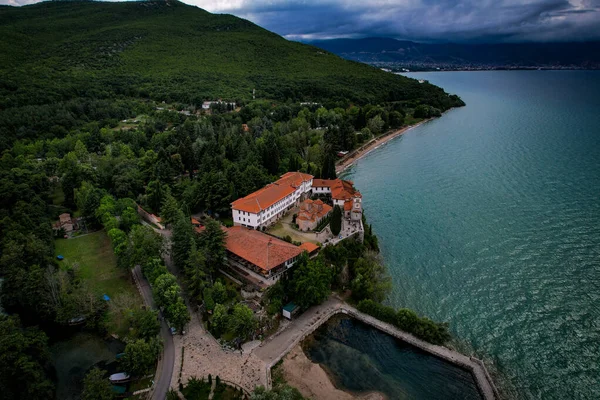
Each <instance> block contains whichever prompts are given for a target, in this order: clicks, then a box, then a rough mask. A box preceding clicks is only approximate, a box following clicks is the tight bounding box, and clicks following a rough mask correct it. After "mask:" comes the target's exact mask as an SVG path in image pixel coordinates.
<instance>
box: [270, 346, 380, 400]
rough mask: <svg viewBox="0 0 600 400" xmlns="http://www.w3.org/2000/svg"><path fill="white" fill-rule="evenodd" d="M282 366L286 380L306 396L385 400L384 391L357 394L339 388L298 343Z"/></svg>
mask: <svg viewBox="0 0 600 400" xmlns="http://www.w3.org/2000/svg"><path fill="white" fill-rule="evenodd" d="M281 368H282V369H283V374H284V377H285V380H286V382H287V383H288V384H289V385H290V386H293V387H295V388H297V389H298V390H299V391H300V393H302V395H303V396H304V397H307V398H310V399H318V400H355V399H360V400H385V399H386V397H385V396H384V395H383V394H382V393H378V392H371V393H367V394H364V395H360V396H355V395H352V394H350V393H347V392H344V391H343V390H340V389H337V388H336V387H335V386H334V385H333V383H332V382H331V379H330V378H329V376H328V375H327V372H325V370H324V369H323V368H322V367H321V366H320V365H319V364H316V363H313V362H312V361H310V360H309V359H308V357H306V354H304V351H302V347H300V345H297V346H296V347H294V348H293V349H292V351H290V352H289V353H288V355H287V356H285V358H284V359H283V363H282V366H281Z"/></svg>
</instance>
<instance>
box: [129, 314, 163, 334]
mask: <svg viewBox="0 0 600 400" xmlns="http://www.w3.org/2000/svg"><path fill="white" fill-rule="evenodd" d="M131 327H132V328H133V332H134V336H135V337H137V338H140V339H144V340H146V341H149V340H151V339H152V338H155V337H156V335H158V333H159V331H160V322H158V312H157V311H154V310H145V309H136V310H134V311H133V312H132V315H131Z"/></svg>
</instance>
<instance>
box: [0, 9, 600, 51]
mask: <svg viewBox="0 0 600 400" xmlns="http://www.w3.org/2000/svg"><path fill="white" fill-rule="evenodd" d="M35 1H36V0H0V4H13V5H17V4H20V5H22V4H29V3H32V2H35ZM184 2H186V3H188V4H193V5H197V6H199V7H202V8H205V9H207V10H208V11H211V12H223V13H231V14H235V15H237V16H240V17H243V18H247V19H249V20H251V21H253V22H255V23H257V24H259V25H261V26H263V27H265V28H267V29H269V30H272V31H274V32H277V33H279V34H281V35H284V36H286V37H287V38H290V39H323V38H334V37H365V36H389V37H395V38H398V39H407V40H420V41H479V42H485V41H488V42H489V41H555V40H560V41H567V40H599V39H600V0H360V1H358V0H319V1H317V0H184Z"/></svg>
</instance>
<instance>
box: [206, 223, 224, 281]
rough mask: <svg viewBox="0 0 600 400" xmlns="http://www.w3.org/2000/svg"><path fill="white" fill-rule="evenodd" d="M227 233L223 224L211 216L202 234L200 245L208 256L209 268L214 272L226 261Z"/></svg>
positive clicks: (207, 263) (211, 272)
mask: <svg viewBox="0 0 600 400" xmlns="http://www.w3.org/2000/svg"><path fill="white" fill-rule="evenodd" d="M226 237H227V234H226V233H225V231H224V230H223V229H221V224H219V223H218V222H217V221H215V220H213V219H211V218H209V219H207V220H206V225H205V229H204V231H203V232H202V233H201V234H200V245H201V246H202V249H203V250H204V254H205V256H206V265H207V270H208V271H209V273H210V274H214V273H215V272H216V271H217V270H218V269H219V268H220V267H221V266H222V265H223V263H224V261H225V255H226V254H225V239H226Z"/></svg>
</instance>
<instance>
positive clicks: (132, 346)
mask: <svg viewBox="0 0 600 400" xmlns="http://www.w3.org/2000/svg"><path fill="white" fill-rule="evenodd" d="M160 350H161V344H160V342H159V341H158V340H157V339H156V338H153V339H150V340H148V341H146V340H144V339H137V340H135V341H132V342H130V343H128V344H127V346H125V355H124V356H123V357H122V358H121V359H120V360H119V362H120V364H121V366H122V368H123V369H124V370H125V371H126V372H127V373H128V374H129V375H131V376H136V377H140V376H144V375H145V374H147V373H148V372H149V371H150V370H151V369H152V368H153V367H154V364H155V363H156V360H157V359H158V355H159V354H160Z"/></svg>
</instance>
